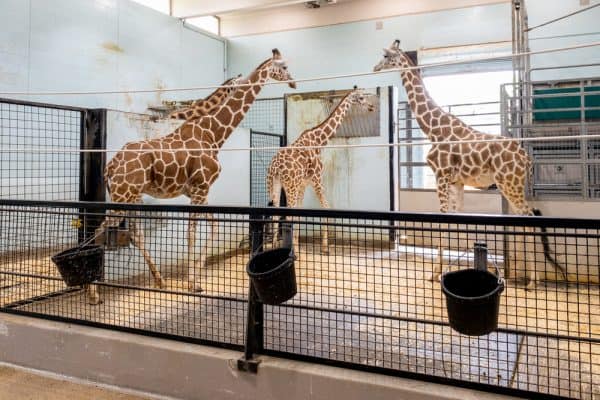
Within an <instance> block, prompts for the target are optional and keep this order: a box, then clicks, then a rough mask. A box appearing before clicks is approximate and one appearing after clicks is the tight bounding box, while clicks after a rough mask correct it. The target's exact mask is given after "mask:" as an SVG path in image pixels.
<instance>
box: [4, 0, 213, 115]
mask: <svg viewBox="0 0 600 400" xmlns="http://www.w3.org/2000/svg"><path fill="white" fill-rule="evenodd" d="M0 10H1V12H0V92H2V91H90V90H91V91H94V90H126V89H156V88H164V87H181V86H201V85H208V84H215V83H217V82H218V83H220V82H221V81H222V80H223V76H224V74H223V71H224V67H225V65H224V62H225V61H224V60H225V59H224V52H225V44H224V42H223V41H221V40H217V39H215V38H212V37H209V36H207V35H205V34H202V33H199V32H196V31H193V30H190V29H188V28H184V27H183V24H182V23H181V21H179V20H177V19H175V18H172V17H169V16H167V15H164V14H161V13H159V12H157V11H154V10H152V9H149V8H147V7H144V6H142V5H140V4H137V3H134V2H131V1H129V0H86V1H81V0H52V1H47V0H0ZM204 95H206V93H205V92H196V93H192V92H181V93H169V94H160V93H151V94H110V95H69V96H28V97H26V99H30V100H35V101H42V102H49V103H57V104H67V105H73V106H85V107H99V108H100V107H101V108H114V109H119V110H124V111H135V112H143V111H145V110H146V107H147V106H148V105H152V104H156V103H160V100H161V99H172V98H189V97H203V96H204ZM2 96H3V95H2V94H1V93H0V97H2ZM4 97H6V96H4Z"/></svg>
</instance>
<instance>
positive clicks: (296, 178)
mask: <svg viewBox="0 0 600 400" xmlns="http://www.w3.org/2000/svg"><path fill="white" fill-rule="evenodd" d="M352 105H358V106H360V107H361V108H364V109H367V110H368V111H373V110H374V109H375V107H374V106H373V105H372V104H371V103H370V102H369V101H368V100H367V95H366V94H365V93H364V91H363V90H361V89H356V88H355V89H354V90H352V91H350V92H349V93H348V94H346V95H345V96H344V97H343V98H342V100H340V102H339V103H338V105H337V106H336V107H335V108H334V109H333V111H332V112H331V113H330V114H329V116H328V117H327V118H326V119H325V120H324V121H323V122H321V123H320V124H319V125H317V126H315V127H313V128H310V129H307V130H305V131H304V132H302V133H301V134H300V136H299V137H298V138H297V139H296V140H295V141H294V142H293V143H292V144H291V145H290V146H289V147H286V148H284V149H281V150H279V151H278V152H277V154H276V155H275V156H274V157H273V159H272V160H271V163H270V165H269V170H268V173H267V193H269V197H270V199H271V203H270V205H272V206H275V207H279V202H280V195H281V188H282V187H283V190H284V191H285V197H286V201H287V205H288V206H289V207H298V206H302V201H303V200H304V192H305V190H306V187H307V186H308V185H311V186H312V187H313V189H314V190H315V193H316V195H317V197H318V198H319V202H320V203H321V206H322V207H323V208H329V203H328V201H327V198H326V197H325V193H324V190H323V182H322V181H323V162H322V161H321V149H320V148H318V147H317V148H303V147H305V146H325V145H327V143H328V142H329V139H331V138H332V137H333V136H334V135H335V133H336V131H337V129H338V128H339V127H340V125H341V123H342V121H343V120H344V117H345V116H346V113H347V112H348V110H349V109H350V107H351V106H352ZM274 225H276V224H274ZM327 236H328V235H327V226H326V225H325V226H323V233H322V236H321V251H322V252H323V253H325V254H326V253H327V252H328V248H327V247H328V237H327ZM298 238H299V236H298V229H295V230H294V241H293V242H294V249H295V253H296V254H298ZM276 240H277V233H276V232H275V234H274V235H273V242H275V241H276Z"/></svg>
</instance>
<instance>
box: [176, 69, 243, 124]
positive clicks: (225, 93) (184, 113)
mask: <svg viewBox="0 0 600 400" xmlns="http://www.w3.org/2000/svg"><path fill="white" fill-rule="evenodd" d="M241 76H242V75H241V74H240V75H238V76H236V77H233V78H230V79H227V80H226V81H225V82H223V83H222V84H221V85H220V87H219V88H217V90H215V91H214V92H212V93H211V94H210V95H208V96H207V97H206V98H204V99H200V100H194V101H192V103H191V104H190V105H189V106H187V107H183V108H180V109H177V110H175V111H172V112H171V113H169V114H168V115H167V116H166V118H167V119H183V120H186V121H189V120H192V119H197V118H200V117H203V116H205V115H208V114H210V113H212V112H213V111H216V110H218V109H219V107H220V106H221V105H222V104H223V102H224V101H225V100H226V99H227V98H228V97H229V96H230V95H231V94H233V93H234V92H235V89H236V85H237V84H238V83H240V78H241Z"/></svg>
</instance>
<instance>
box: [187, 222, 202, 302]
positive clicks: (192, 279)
mask: <svg viewBox="0 0 600 400" xmlns="http://www.w3.org/2000/svg"><path fill="white" fill-rule="evenodd" d="M199 217H200V215H199V214H192V215H190V221H189V223H188V277H187V281H188V290H190V291H191V292H196V291H198V292H200V291H202V288H201V287H200V276H199V274H197V271H196V229H197V226H198V220H197V218H199Z"/></svg>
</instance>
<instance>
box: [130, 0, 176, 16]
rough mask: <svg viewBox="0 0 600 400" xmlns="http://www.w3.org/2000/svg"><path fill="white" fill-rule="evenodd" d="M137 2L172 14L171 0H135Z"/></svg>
mask: <svg viewBox="0 0 600 400" xmlns="http://www.w3.org/2000/svg"><path fill="white" fill-rule="evenodd" d="M133 1H135V2H136V3H140V4H142V5H144V6H146V7H149V8H152V9H155V10H156V11H160V12H161V13H164V14H167V15H169V14H170V11H171V10H170V7H169V0H133Z"/></svg>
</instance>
